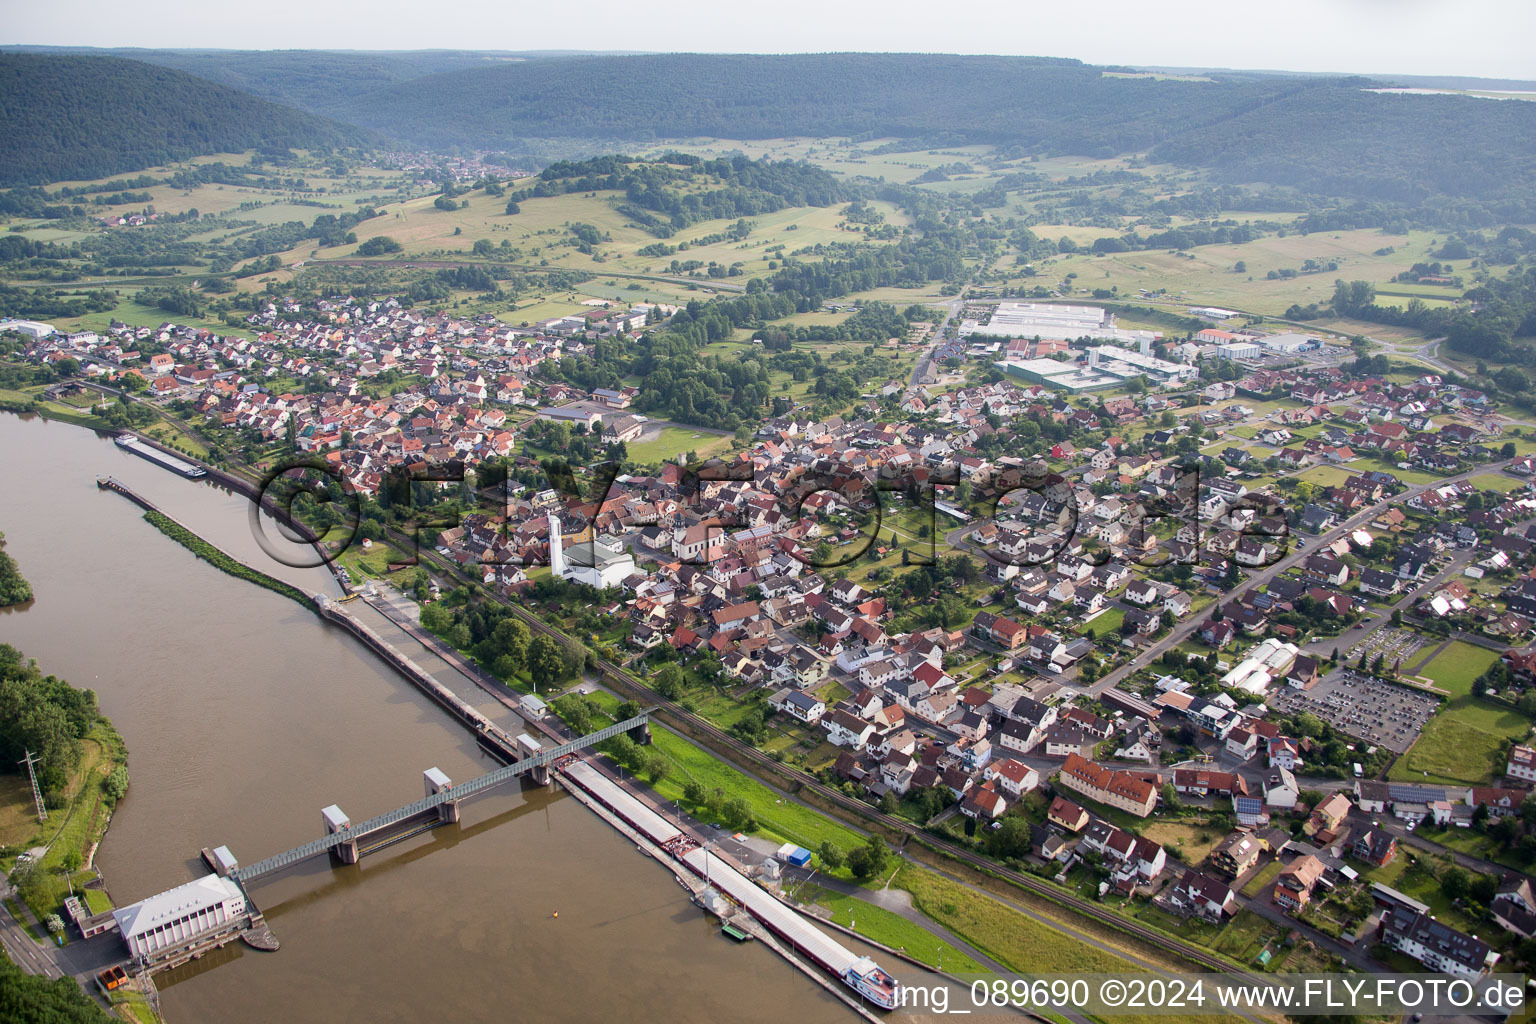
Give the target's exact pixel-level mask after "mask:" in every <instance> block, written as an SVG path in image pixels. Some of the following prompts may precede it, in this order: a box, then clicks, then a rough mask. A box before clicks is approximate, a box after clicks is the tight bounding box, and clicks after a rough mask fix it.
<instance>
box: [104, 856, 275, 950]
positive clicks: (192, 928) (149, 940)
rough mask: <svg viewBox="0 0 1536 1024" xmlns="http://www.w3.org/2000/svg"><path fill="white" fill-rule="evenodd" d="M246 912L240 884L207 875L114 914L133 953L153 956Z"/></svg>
mask: <svg viewBox="0 0 1536 1024" xmlns="http://www.w3.org/2000/svg"><path fill="white" fill-rule="evenodd" d="M246 912H247V907H246V902H245V893H243V892H241V891H240V887H239V886H238V885H236V884H235V883H234V882H233V881H231V880H230V879H228V878H220V877H219V876H218V875H207V876H205V877H203V878H199V879H198V880H197V881H195V882H188V883H187V884H186V885H178V886H177V887H176V888H174V889H167V890H166V891H165V892H162V893H160V894H159V895H158V896H151V897H150V898H149V899H147V900H143V901H141V902H139V903H135V904H134V905H133V906H131V907H124V908H123V909H121V910H114V911H113V912H112V917H113V919H114V920H116V921H117V930H118V931H119V932H120V933H121V934H122V936H123V941H124V942H126V943H127V944H128V951H129V952H130V953H132V954H133V955H134V956H143V957H153V956H154V955H155V954H156V953H159V952H161V951H162V950H166V949H170V948H172V947H175V946H182V945H186V944H187V943H188V942H189V941H191V940H194V939H196V938H197V937H198V936H200V935H204V934H206V933H209V932H213V931H218V930H219V929H222V928H225V927H227V926H229V925H232V924H236V923H238V922H239V920H240V918H241V917H242V916H243V915H244V914H245V913H246Z"/></svg>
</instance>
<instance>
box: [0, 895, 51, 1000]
mask: <svg viewBox="0 0 1536 1024" xmlns="http://www.w3.org/2000/svg"><path fill="white" fill-rule="evenodd" d="M0 898H4V899H8V900H11V899H14V900H16V901H17V905H18V906H20V905H21V901H20V898H19V897H17V896H16V892H15V890H14V889H12V888H11V887H10V885H9V884H7V883H6V882H4V881H3V880H0ZM22 913H23V914H26V913H27V911H26V910H25V909H23V910H22ZM0 945H3V946H4V947H5V952H6V954H7V955H8V956H9V957H10V958H11V962H12V963H14V964H16V965H18V966H19V967H21V968H22V970H24V971H27V972H28V973H30V974H41V975H42V976H43V977H45V978H62V977H64V973H65V972H64V970H63V968H61V967H60V966H59V962H58V956H57V953H58V951H57V949H56V948H55V947H53V946H42V945H39V944H38V943H36V942H34V941H33V939H32V936H30V935H28V934H27V930H26V929H25V928H23V927H22V926H21V924H20V923H19V922H18V921H17V920H16V919H15V918H14V917H12V916H11V913H10V910H9V909H8V908H7V909H3V910H0Z"/></svg>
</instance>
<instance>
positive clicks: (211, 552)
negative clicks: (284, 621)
mask: <svg viewBox="0 0 1536 1024" xmlns="http://www.w3.org/2000/svg"><path fill="white" fill-rule="evenodd" d="M144 518H145V519H146V520H148V521H149V522H150V523H151V524H153V525H154V526H155V528H156V529H158V530H159V531H160V532H161V533H163V534H165V535H166V536H167V537H169V538H171V539H172V540H174V541H175V542H176V543H178V544H180V545H181V546H182V547H184V548H186V549H187V550H188V551H190V552H192V553H193V554H194V555H196V556H197V557H198V558H201V559H202V560H203V561H205V562H207V563H208V564H210V565H212V566H213V567H214V568H215V569H219V570H221V571H223V572H227V573H229V575H231V576H237V577H239V578H240V579H242V580H247V581H249V582H251V583H254V584H256V585H257V586H258V587H265V588H266V589H268V590H270V591H273V592H274V593H278V594H282V595H283V596H284V597H287V598H291V599H292V600H294V601H297V602H299V604H302V605H303V606H304V607H306V608H308V609H310V610H311V611H313V610H314V607H315V606H314V602H312V601H311V600H310V599H309V598H308V597H305V596H304V592H303V591H302V590H300V589H299V588H298V587H295V586H293V585H292V584H288V583H284V582H283V581H282V580H280V579H277V578H276V577H274V576H268V575H267V574H266V573H264V572H262V571H261V570H260V569H252V568H251V567H250V566H248V565H246V564H245V563H244V562H241V561H239V560H238V559H236V558H234V557H233V556H231V555H227V554H225V553H224V552H223V551H220V550H219V549H218V548H216V547H214V546H213V545H212V544H210V543H208V542H207V541H205V540H203V538H201V537H199V536H198V535H197V534H195V533H193V532H192V531H191V530H189V529H187V528H186V527H185V526H182V525H181V524H180V523H178V522H176V520H174V519H172V518H171V517H170V516H168V515H166V514H165V513H164V512H145V513H144Z"/></svg>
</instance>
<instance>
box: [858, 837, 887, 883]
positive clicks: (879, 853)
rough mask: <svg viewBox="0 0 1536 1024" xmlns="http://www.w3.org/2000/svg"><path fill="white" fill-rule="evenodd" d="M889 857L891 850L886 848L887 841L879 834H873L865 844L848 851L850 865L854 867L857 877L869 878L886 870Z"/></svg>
mask: <svg viewBox="0 0 1536 1024" xmlns="http://www.w3.org/2000/svg"><path fill="white" fill-rule="evenodd" d="M889 858H890V851H889V850H888V849H886V845H885V842H884V841H883V840H881V838H880V837H879V836H876V835H872V836H870V837H869V839H868V841H867V842H865V844H864V845H863V846H856V847H854V848H853V849H852V850H850V851H849V852H848V866H849V867H850V868H852V869H853V873H854V875H855V877H858V878H869V877H871V876H873V875H878V874H880V872H882V871H884V870H885V866H886V863H887V862H888V860H889Z"/></svg>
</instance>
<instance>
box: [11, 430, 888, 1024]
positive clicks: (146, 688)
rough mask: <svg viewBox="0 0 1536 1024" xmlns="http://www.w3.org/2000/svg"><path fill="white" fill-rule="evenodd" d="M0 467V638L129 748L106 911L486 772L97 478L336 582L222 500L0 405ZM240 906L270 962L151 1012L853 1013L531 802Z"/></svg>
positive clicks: (289, 881)
mask: <svg viewBox="0 0 1536 1024" xmlns="http://www.w3.org/2000/svg"><path fill="white" fill-rule="evenodd" d="M0 468H3V470H4V473H5V480H6V483H5V485H4V486H3V488H0V494H4V496H5V497H4V499H3V501H0V530H3V531H4V532H5V535H6V540H7V550H8V551H9V552H10V554H12V555H13V556H14V557H15V558H16V559H17V561H18V562H19V563H20V565H21V569H22V571H23V573H24V574H25V575H26V576H27V578H28V579H29V580H30V581H31V583H32V587H33V590H34V592H35V594H36V601H35V602H34V603H33V604H32V605H31V606H30V607H28V608H26V609H24V610H21V611H11V612H9V613H0V640H3V641H4V642H7V643H10V644H12V645H14V646H16V647H19V648H20V649H21V650H22V651H24V652H25V653H26V654H28V655H29V656H31V657H34V658H36V659H38V661H39V663H40V664H41V666H42V668H43V670H44V671H46V672H53V673H56V674H58V675H61V676H63V677H65V678H67V679H68V680H70V682H72V683H74V684H75V685H77V686H89V687H91V688H93V689H95V690H96V692H97V694H98V695H99V698H100V702H101V707H102V710H103V711H104V712H105V713H106V714H107V715H108V716H110V717H111V718H112V721H113V723H114V724H115V725H116V726H117V729H118V731H119V732H120V733H121V734H122V736H123V738H124V740H125V741H126V743H127V745H128V750H129V771H130V774H131V779H132V783H131V788H130V790H129V793H128V796H127V797H126V798H125V799H124V800H123V801H122V803H121V804H120V805H119V807H118V811H117V814H116V816H115V818H114V819H113V821H112V826H111V830H110V831H109V832H108V834H107V838H106V840H105V842H104V843H103V844H102V848H101V850H100V851H99V853H98V857H97V861H98V865H99V866H100V867H101V869H102V871H103V873H104V875H105V877H106V880H107V887H108V889H109V891H110V893H111V894H112V896H113V897H114V899H115V900H116V901H117V902H118V903H119V904H120V905H122V904H126V903H130V902H133V901H134V900H138V899H142V898H143V897H145V896H148V895H151V894H153V893H156V892H160V891H162V890H164V889H167V888H170V887H171V886H173V885H177V884H179V883H181V882H184V881H187V880H189V879H191V878H193V877H196V876H199V875H201V874H204V873H206V869H205V868H203V867H202V865H201V862H200V861H199V860H198V856H197V855H198V851H199V849H201V848H202V847H204V846H217V845H220V844H228V845H229V846H230V848H231V849H232V850H233V852H234V853H235V855H236V856H237V857H238V858H239V859H240V860H241V861H242V862H243V863H253V862H255V861H257V860H260V859H261V858H262V857H265V856H268V855H270V854H272V853H276V852H279V851H281V850H284V849H287V848H289V847H291V846H294V845H297V844H299V843H301V842H304V841H307V840H309V839H313V838H317V837H318V836H320V835H321V834H322V831H323V829H322V826H321V820H320V809H321V808H322V807H324V806H326V805H328V804H331V803H337V804H340V805H341V807H342V808H344V809H345V810H346V812H347V813H348V814H349V815H350V816H351V817H352V819H353V820H354V821H356V820H361V819H363V818H367V817H370V816H372V815H374V814H377V813H380V812H382V811H385V810H388V809H390V808H392V807H395V806H398V805H400V804H403V803H406V802H408V801H410V800H414V799H417V798H419V797H420V796H421V795H422V777H421V773H422V771H423V770H424V769H426V768H429V767H432V766H434V765H435V766H437V767H440V768H441V769H442V770H443V771H445V772H447V773H448V775H449V776H451V777H453V778H455V779H468V778H472V777H474V776H475V775H478V774H480V773H482V772H484V771H486V770H488V769H490V768H491V767H494V764H493V763H492V762H491V761H490V760H489V759H488V758H486V757H485V756H484V755H483V754H481V753H480V752H479V751H478V750H477V748H476V747H475V745H474V743H473V742H472V741H471V740H470V739H469V738H468V736H467V734H466V733H465V731H464V730H463V728H462V727H460V726H459V725H457V724H456V723H454V722H453V721H452V720H451V719H450V718H449V717H448V716H447V715H446V714H445V713H444V712H442V711H441V710H439V709H438V708H437V707H436V706H435V705H433V704H431V703H429V702H428V701H427V700H426V698H425V697H423V696H421V695H420V694H419V693H418V692H417V691H416V690H415V689H413V688H412V687H411V686H409V685H408V684H407V683H405V682H404V681H403V680H402V679H400V678H399V677H398V676H397V675H395V673H394V672H393V671H391V670H389V669H387V668H386V667H384V666H383V665H382V664H381V663H379V661H378V660H377V659H376V658H375V657H374V656H373V655H372V654H371V653H369V652H368V651H367V650H366V648H364V647H363V646H362V645H361V644H359V643H357V642H356V641H354V640H353V639H352V638H351V637H349V636H347V635H345V634H343V633H341V632H340V631H338V630H336V629H334V628H332V627H329V626H327V625H325V624H324V623H323V622H322V621H321V620H320V619H319V618H318V617H317V616H315V615H313V614H311V613H310V612H308V611H306V610H304V609H303V608H300V607H299V606H298V605H296V604H294V603H293V602H292V601H290V600H288V599H286V598H284V597H281V596H279V595H277V594H273V593H270V592H268V591H266V590H263V589H261V588H259V587H256V586H253V585H251V584H249V583H246V582H244V581H241V580H238V579H236V578H234V577H231V576H227V575H225V574H223V573H221V572H219V571H218V570H216V569H214V568H212V567H211V566H208V565H207V564H206V563H203V562H200V561H198V560H197V559H196V558H194V557H193V555H192V554H191V553H190V552H188V551H186V550H185V549H184V548H182V547H180V546H179V545H177V544H176V543H174V542H173V541H171V540H170V539H169V538H167V537H165V536H163V535H162V534H160V533H159V532H158V531H157V530H155V529H154V528H153V527H152V526H150V525H149V524H148V523H145V522H144V521H143V520H142V518H141V515H142V513H141V511H140V510H139V509H138V508H137V507H136V506H134V505H133V504H131V503H130V502H128V501H127V500H126V499H124V498H122V497H121V496H119V495H116V494H113V493H111V492H106V491H100V490H98V489H97V487H96V483H95V481H96V477H97V476H99V475H103V474H110V475H112V476H115V477H117V478H118V479H120V480H122V481H123V482H124V483H126V484H128V486H130V487H132V488H133V489H134V490H136V491H138V492H139V493H140V494H142V495H144V496H145V497H147V498H148V499H149V500H150V501H152V502H154V503H155V504H157V505H159V506H160V507H161V508H162V509H163V510H165V511H166V512H167V513H168V514H170V515H172V516H174V517H175V518H177V519H179V520H180V521H181V522H183V523H184V524H186V525H187V526H189V527H190V528H192V529H193V530H196V531H197V532H199V533H200V534H202V535H203V536H204V537H206V538H207V539H208V540H210V541H212V542H213V543H215V544H217V545H219V546H220V547H223V548H224V549H225V550H226V551H229V552H230V553H231V554H233V555H235V556H236V557H238V558H241V559H243V560H245V561H247V562H248V563H249V564H252V565H256V566H258V567H260V568H263V569H265V570H266V571H268V572H270V573H272V574H273V575H276V576H279V577H280V578H283V579H287V580H289V581H290V582H293V583H296V584H299V585H302V586H306V587H308V588H309V589H311V590H325V591H326V592H329V593H334V592H335V588H334V585H332V584H331V583H330V581H329V575H328V573H326V572H325V571H324V570H323V569H292V568H286V567H284V566H281V565H278V564H276V563H275V562H273V561H272V560H271V559H269V558H267V557H266V556H264V555H263V554H262V551H261V549H260V547H259V546H258V545H257V543H256V542H255V540H254V539H253V538H252V537H251V535H250V530H249V526H248V509H249V504H248V502H247V501H246V500H245V499H244V498H242V497H240V496H238V495H233V494H230V493H228V492H226V491H223V490H221V489H219V488H217V487H214V486H213V485H211V484H208V483H202V482H191V481H187V480H184V479H182V478H180V477H177V476H175V475H173V474H172V473H170V472H167V471H166V470H164V469H161V468H159V467H157V466H155V465H153V464H151V463H149V462H147V461H145V460H143V459H140V458H137V457H135V456H132V455H130V454H127V453H125V452H122V451H120V450H118V449H117V448H116V447H115V446H114V445H113V444H111V442H110V441H108V440H106V439H104V438H101V437H98V436H96V435H94V434H93V433H91V432H90V431H87V430H84V429H81V428H79V427H75V426H72V425H69V424H63V423H53V422H47V421H44V420H41V419H36V418H27V419H23V418H21V417H17V416H15V415H10V414H4V415H0ZM468 695H469V694H468V693H467V692H466V696H468ZM480 696H481V697H482V698H483V697H484V695H480ZM478 702H479V701H478V699H477V703H478ZM482 706H486V707H489V705H482ZM498 717H500V716H499V715H498ZM252 895H253V897H254V899H255V900H256V902H257V903H258V905H260V906H261V907H262V909H263V910H264V911H265V912H266V913H267V916H268V920H269V922H270V923H271V926H272V930H273V932H274V933H275V934H276V935H277V937H278V938H279V939H280V940H281V942H282V949H281V951H279V952H277V953H258V952H255V951H252V950H248V949H245V948H244V947H243V946H240V945H239V944H235V945H233V946H230V947H227V948H226V949H225V950H223V951H221V952H220V953H218V954H215V955H214V956H212V957H210V958H207V959H205V960H203V961H201V962H199V963H197V964H195V965H192V966H190V967H188V968H183V969H180V970H177V971H173V972H170V973H168V974H165V975H161V976H160V979H159V980H160V983H161V992H162V1009H163V1010H164V1012H165V1014H166V1017H167V1019H168V1020H169V1021H170V1022H171V1024H218V1022H246V1021H249V1022H262V1024H267V1022H271V1021H274V1020H279V1021H284V1022H286V1024H304V1022H310V1021H313V1022H316V1024H320V1022H325V1024H332V1022H335V1021H337V1020H343V1021H362V1020H367V1021H412V1022H419V1021H426V1020H430V1021H453V1022H461V1021H464V1022H471V1021H498V1022H500V1021H504V1020H506V1019H509V1018H510V1019H514V1020H552V1021H572V1022H577V1021H582V1022H585V1021H593V1020H604V1019H606V1020H638V1021H651V1020H657V1021H660V1020H666V1021H700V1022H703V1021H716V1020H729V1021H782V1020H786V1019H793V1020H803V1021H852V1020H855V1019H856V1018H855V1017H854V1015H853V1014H852V1013H850V1012H849V1011H848V1010H847V1009H846V1008H845V1007H843V1006H842V1005H841V1004H840V1003H839V1002H837V1001H835V1000H834V999H833V998H832V997H830V996H829V995H828V994H827V993H826V992H824V991H823V990H822V989H821V988H820V987H819V986H817V985H816V984H815V983H813V982H812V981H810V980H809V979H807V978H805V977H804V976H803V975H801V974H799V973H798V972H797V971H795V970H794V969H793V968H792V967H791V966H789V965H788V964H787V963H785V962H784V961H783V960H781V959H780V958H778V957H777V956H775V955H774V954H773V953H771V952H770V951H768V950H767V949H765V948H763V947H762V946H761V945H760V944H758V943H749V944H747V945H743V946H738V945H735V944H733V943H731V942H730V941H729V940H727V939H724V938H722V937H721V936H720V934H719V931H718V929H717V928H716V927H715V926H714V925H712V924H711V923H709V922H708V921H706V920H705V919H704V918H703V916H702V915H701V914H700V912H699V911H698V910H697V909H695V908H694V907H693V906H692V905H691V904H689V903H688V901H687V899H686V896H685V893H684V891H683V890H682V889H681V888H680V887H679V886H678V885H677V883H676V881H675V880H674V879H673V878H672V877H671V875H670V873H669V872H667V871H666V870H664V869H663V868H662V867H661V866H660V865H658V864H656V863H655V862H653V861H651V860H649V859H647V858H645V857H643V856H641V855H640V854H639V853H638V852H636V850H635V849H634V848H633V847H632V846H631V845H630V844H629V843H627V842H626V841H625V840H623V839H622V838H621V837H620V836H619V835H618V833H616V832H615V831H613V830H612V829H611V828H610V827H609V826H608V825H607V824H605V823H603V822H602V821H600V820H599V819H598V818H597V817H596V816H595V815H593V814H592V813H591V812H589V811H588V810H587V809H586V808H584V807H582V806H581V805H580V804H579V803H577V802H576V801H574V800H571V799H569V798H567V797H566V796H564V795H563V794H560V793H556V792H552V791H550V790H544V789H539V788H537V787H532V786H530V787H528V788H524V789H522V790H517V789H511V790H508V791H506V792H504V793H498V794H496V795H492V796H489V797H485V798H481V799H479V800H475V801H472V802H471V803H469V804H468V805H466V806H465V808H464V820H463V822H462V823H461V824H459V825H456V826H454V825H450V826H444V827H442V828H438V829H436V830H433V831H432V832H429V833H427V834H425V835H423V836H420V837H417V838H414V839H412V840H409V841H407V842H404V843H401V844H399V845H397V846H396V847H394V848H392V849H391V850H389V851H387V852H384V853H380V854H377V855H375V856H373V857H370V858H368V859H367V860H365V861H364V862H363V863H362V864H361V865H358V866H354V867H341V866H332V865H331V864H330V863H329V862H328V861H326V860H324V859H316V860H313V861H310V862H308V863H307V864H306V865H301V866H300V867H299V868H296V869H292V870H290V871H288V872H286V873H283V874H280V875H278V876H276V878H275V880H274V881H271V882H266V881H263V882H260V883H257V884H256V886H255V887H254V889H253V892H252ZM556 912H558V914H559V916H558V918H557V917H556V916H555V914H556ZM890 966H895V965H890Z"/></svg>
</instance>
